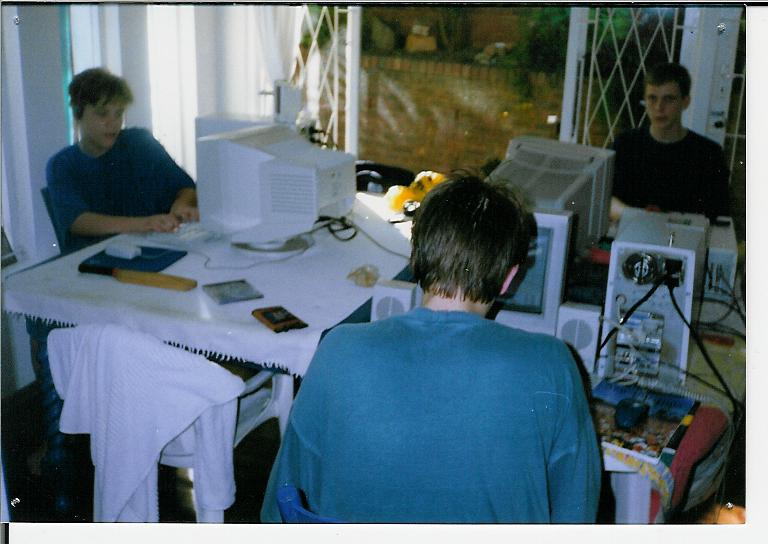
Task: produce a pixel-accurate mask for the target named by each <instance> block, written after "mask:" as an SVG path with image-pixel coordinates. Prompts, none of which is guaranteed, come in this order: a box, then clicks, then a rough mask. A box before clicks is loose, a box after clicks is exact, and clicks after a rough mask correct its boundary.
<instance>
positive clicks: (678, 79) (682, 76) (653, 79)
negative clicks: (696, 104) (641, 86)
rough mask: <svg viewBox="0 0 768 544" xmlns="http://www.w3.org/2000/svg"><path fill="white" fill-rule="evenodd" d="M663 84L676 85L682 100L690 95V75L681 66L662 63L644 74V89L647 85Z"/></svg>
mask: <svg viewBox="0 0 768 544" xmlns="http://www.w3.org/2000/svg"><path fill="white" fill-rule="evenodd" d="M665 83H677V86H678V87H679V88H680V96H681V97H682V98H685V97H686V96H688V95H689V94H690V93H691V74H689V73H688V70H686V68H685V66H683V65H682V64H678V63H676V62H662V63H661V64H656V65H654V66H652V67H651V68H650V69H649V70H648V72H647V73H646V74H645V86H646V87H647V86H648V85H653V86H659V85H664V84H665Z"/></svg>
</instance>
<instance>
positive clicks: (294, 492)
mask: <svg viewBox="0 0 768 544" xmlns="http://www.w3.org/2000/svg"><path fill="white" fill-rule="evenodd" d="M277 507H278V509H279V510H280V517H281V518H282V519H283V523H342V522H341V520H338V519H336V518H329V517H324V516H321V515H318V514H315V513H314V512H310V511H309V510H307V509H306V508H305V507H304V505H303V503H302V500H301V494H300V493H299V490H298V489H297V488H296V487H294V486H292V485H284V486H283V487H281V488H280V489H278V490H277Z"/></svg>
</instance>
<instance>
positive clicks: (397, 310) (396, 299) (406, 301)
mask: <svg viewBox="0 0 768 544" xmlns="http://www.w3.org/2000/svg"><path fill="white" fill-rule="evenodd" d="M421 295H422V293H421V289H420V288H419V286H418V285H417V284H415V283H411V282H408V281H401V280H379V281H378V282H376V285H374V286H373V298H372V301H371V321H378V320H379V319H385V318H387V317H391V316H393V315H398V314H404V313H405V312H407V311H409V310H410V309H411V308H413V307H415V306H418V305H419V304H421Z"/></svg>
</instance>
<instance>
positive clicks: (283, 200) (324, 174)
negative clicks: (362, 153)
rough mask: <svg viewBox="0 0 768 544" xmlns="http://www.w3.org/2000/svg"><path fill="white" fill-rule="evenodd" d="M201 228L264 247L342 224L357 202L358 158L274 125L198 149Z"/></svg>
mask: <svg viewBox="0 0 768 544" xmlns="http://www.w3.org/2000/svg"><path fill="white" fill-rule="evenodd" d="M197 153H198V157H197V158H198V166H197V171H198V175H197V178H198V179H197V195H198V206H199V208H200V222H201V224H202V225H203V227H205V228H206V229H207V230H210V231H212V232H219V233H223V234H228V235H231V241H232V242H233V243H244V244H250V245H254V244H263V243H267V242H272V241H277V240H282V239H286V238H289V237H292V236H295V235H298V234H301V233H304V232H306V231H309V230H310V229H311V228H312V226H313V224H314V223H315V221H316V220H317V219H318V217H319V216H322V215H327V216H332V217H339V216H341V215H345V214H346V213H348V212H349V211H350V210H351V209H352V205H353V204H354V200H355V190H356V183H355V158H354V156H352V155H350V154H348V153H342V152H340V151H333V150H330V149H323V148H320V147H318V146H316V145H314V144H312V143H311V142H309V141H308V140H307V139H306V138H304V137H303V136H302V135H301V134H299V133H298V132H297V131H296V130H294V129H293V128H290V127H288V126H285V125H268V126H262V127H252V128H245V129H242V130H238V131H234V132H227V133H223V134H214V135H211V136H206V137H202V138H199V139H198V141H197Z"/></svg>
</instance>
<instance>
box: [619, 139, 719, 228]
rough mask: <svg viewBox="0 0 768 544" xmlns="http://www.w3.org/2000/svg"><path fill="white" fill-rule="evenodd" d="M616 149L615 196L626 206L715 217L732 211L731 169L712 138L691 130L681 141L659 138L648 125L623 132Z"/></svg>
mask: <svg viewBox="0 0 768 544" xmlns="http://www.w3.org/2000/svg"><path fill="white" fill-rule="evenodd" d="M613 149H614V150H615V151H616V163H615V168H614V175H613V196H615V197H617V198H619V199H620V200H621V201H622V202H624V203H625V204H627V205H629V206H634V207H636V208H645V207H646V206H658V207H659V208H660V209H662V210H664V211H675V212H688V213H699V214H704V215H706V216H708V217H709V218H710V219H712V218H715V217H717V216H718V215H728V214H729V206H728V205H729V190H728V168H727V166H726V165H725V158H724V157H723V150H722V148H721V147H720V146H719V145H718V144H717V143H715V142H713V141H712V140H709V139H708V138H705V137H704V136H701V135H700V134H697V133H695V132H693V131H692V130H689V131H688V134H686V136H685V137H684V138H683V139H682V140H680V141H678V142H673V143H663V142H658V141H656V140H655V139H654V138H653V137H652V136H651V135H650V133H649V130H648V127H647V126H645V127H642V128H636V129H634V130H629V131H627V132H624V133H623V134H621V135H619V137H618V138H616V140H615V141H614V144H613Z"/></svg>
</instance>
